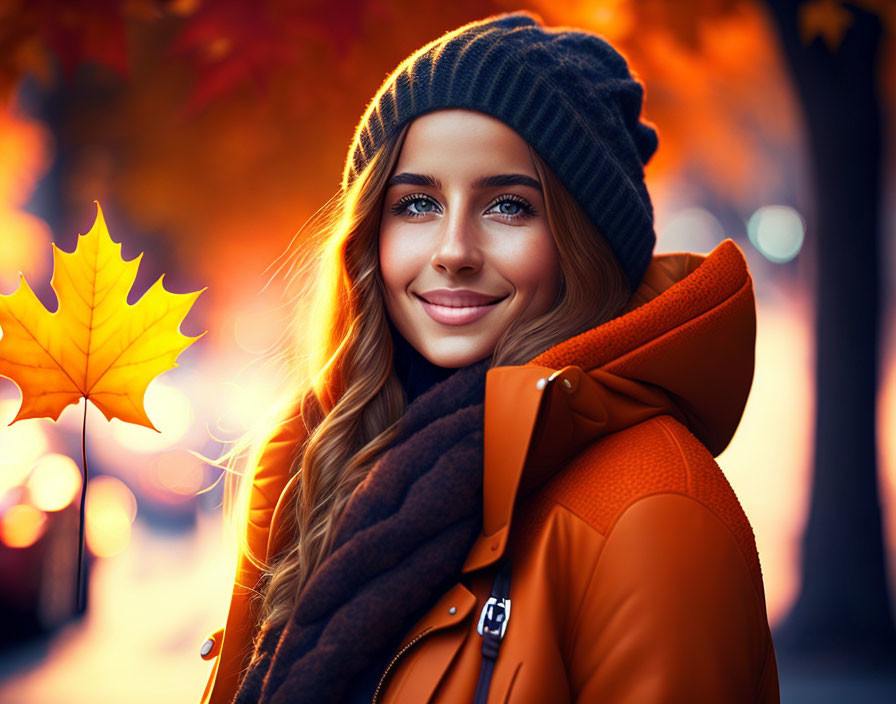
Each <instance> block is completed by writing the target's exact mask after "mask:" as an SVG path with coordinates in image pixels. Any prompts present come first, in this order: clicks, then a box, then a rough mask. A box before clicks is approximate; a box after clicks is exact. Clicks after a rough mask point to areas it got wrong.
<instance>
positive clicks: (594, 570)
mask: <svg viewBox="0 0 896 704" xmlns="http://www.w3.org/2000/svg"><path fill="white" fill-rule="evenodd" d="M654 496H682V497H684V498H687V499H689V500H691V501H693V502H694V503H695V504H696V505H698V506H701V507H703V508H704V509H706V511H707V512H709V514H710V515H712V517H713V518H715V520H716V521H717V522H718V523H719V524H720V525H722V526H723V527H724V528H725V530H726V532H727V533H728V535H729V536H730V538H731V540H732V542H733V544H734V548H735V550H736V551H737V553H738V555H739V556H740V557H741V563H742V564H743V566H744V570H745V572H746V574H747V575H748V578H749V575H750V568H749V565H748V564H746V560H744V559H743V554H742V553H741V550H740V546H739V545H738V542H737V539H736V536H735V535H734V533H733V532H732V531H731V529H730V528H729V527H728V526H727V525H726V524H725V521H723V520H722V519H721V518H720V517H719V516H718V515H717V514H716V513H715V511H713V510H712V509H711V508H710V507H709V506H707V505H706V504H705V503H703V502H702V501H700V500H699V499H698V498H696V497H694V496H691V495H690V494H684V493H682V492H680V491H669V490H663V491H656V492H652V493H650V494H643V495H641V496H639V497H638V498H637V499H635V500H633V501H631V502H630V503H628V504H627V505H626V506H625V508H624V509H622V510H621V511H620V512H619V514H618V515H617V516H616V518H615V519H614V521H613V523H612V525H611V526H610V529H609V530H608V531H607V533H606V535H604V534H603V533H602V532H601V531H600V530H598V529H597V528H595V527H594V526H592V525H591V524H590V523H588V521H586V520H584V519H583V518H582V517H581V516H579V515H578V514H577V513H575V512H574V511H572V510H571V509H569V508H568V507H566V506H564V505H563V504H561V503H559V502H558V501H555V500H554V499H551V501H552V502H553V503H555V504H556V505H557V506H559V507H560V508H562V509H564V510H565V511H566V512H567V513H569V514H571V515H572V516H575V517H576V518H577V519H579V520H580V521H582V522H583V523H584V524H585V525H586V526H588V527H589V528H591V530H592V531H594V532H595V533H597V534H598V535H600V536H601V537H602V538H604V543H603V545H601V548H600V553H599V554H598V555H597V557H596V558H595V560H594V565H593V566H592V568H591V574H590V575H589V576H588V583H587V585H586V587H585V590H584V592H583V594H582V598H581V600H580V601H579V605H578V607H577V608H576V613H575V620H574V630H573V633H572V635H571V636H570V638H569V646H568V648H569V652H568V653H566V657H565V658H564V664H565V665H566V666H567V667H568V665H569V662H570V659H571V657H572V653H573V650H574V649H575V648H574V646H575V641H576V639H577V638H578V635H579V623H580V622H581V618H580V614H581V612H582V607H583V606H584V603H585V599H586V598H587V596H588V592H589V590H590V588H591V584H592V583H593V581H594V579H595V576H596V574H597V570H598V567H599V566H600V561H601V558H602V557H603V555H604V551H605V550H606V546H607V543H608V542H609V541H610V538H611V536H612V534H613V530H614V529H615V528H616V525H617V524H618V523H619V519H620V518H622V516H623V515H624V514H625V513H626V512H627V511H628V510H629V509H630V508H632V507H633V506H634V505H635V504H638V503H640V502H641V501H643V500H645V499H649V498H653V497H654ZM749 581H750V584H751V585H752V583H753V580H752V578H749ZM752 591H753V594H754V597H756V598H755V600H754V610H755V614H754V616H755V617H756V619H757V620H758V621H759V622H760V625H761V622H762V620H763V618H762V617H763V616H764V611H765V610H764V608H761V605H762V602H761V600H760V599H759V598H758V595H757V594H756V590H755V587H754V588H753V590H752ZM766 630H767V625H766ZM771 647H772V643H771V636H770V635H769V636H768V637H767V638H766V647H765V659H764V662H763V665H762V667H761V668H760V672H759V675H758V678H757V680H756V684H755V687H756V691H757V692H759V693H761V691H760V686H761V684H762V680H763V677H764V675H765V671H766V669H767V668H768V662H769V654H770V651H771ZM571 684H572V683H571V682H570V686H571ZM758 697H759V694H757V701H758Z"/></svg>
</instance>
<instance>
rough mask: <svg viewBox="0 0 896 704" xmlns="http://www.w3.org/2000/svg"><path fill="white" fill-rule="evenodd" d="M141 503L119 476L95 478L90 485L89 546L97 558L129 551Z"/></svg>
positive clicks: (87, 536)
mask: <svg viewBox="0 0 896 704" xmlns="http://www.w3.org/2000/svg"><path fill="white" fill-rule="evenodd" d="M136 515H137V500H136V498H134V494H133V493H132V492H131V490H130V489H128V487H127V486H126V485H125V484H124V482H122V481H121V480H119V479H116V478H115V477H109V476H102V477H97V478H96V479H91V480H90V483H89V484H88V485H87V522H86V526H85V532H86V540H87V546H88V547H89V548H90V551H91V552H92V553H93V554H94V555H96V556H97V557H112V556H113V555H117V554H119V553H120V552H123V551H124V550H125V548H127V546H128V543H129V542H130V539H131V523H133V521H134V518H135V516H136Z"/></svg>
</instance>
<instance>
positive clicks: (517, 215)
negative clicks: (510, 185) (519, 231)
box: [489, 194, 536, 220]
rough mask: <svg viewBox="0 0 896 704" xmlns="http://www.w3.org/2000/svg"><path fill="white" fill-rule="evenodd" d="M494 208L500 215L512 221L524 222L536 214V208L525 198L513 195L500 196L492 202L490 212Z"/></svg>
mask: <svg viewBox="0 0 896 704" xmlns="http://www.w3.org/2000/svg"><path fill="white" fill-rule="evenodd" d="M493 208H496V209H497V213H498V215H503V216H505V217H507V218H510V219H511V220H522V219H524V218H529V217H532V216H533V215H535V214H536V210H535V208H533V207H532V206H531V205H530V204H529V202H528V201H527V200H526V199H525V198H522V197H520V196H517V195H511V194H508V195H503V196H499V197H498V198H497V200H495V201H493V202H492V204H491V206H490V207H489V210H491V209H493Z"/></svg>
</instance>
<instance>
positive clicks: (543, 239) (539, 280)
mask: <svg viewBox="0 0 896 704" xmlns="http://www.w3.org/2000/svg"><path fill="white" fill-rule="evenodd" d="M497 260H498V261H500V262H502V263H503V266H502V268H503V270H504V272H505V274H506V278H507V279H508V280H509V281H511V282H512V283H513V285H514V287H515V288H516V289H517V292H518V293H519V294H520V295H521V297H523V298H525V299H526V300H533V299H535V300H534V302H535V303H536V304H537V303H541V304H542V305H544V302H545V301H547V305H549V304H550V303H552V302H553V300H554V297H555V296H556V294H557V291H558V289H559V287H560V261H559V257H558V254H557V246H556V245H555V244H554V238H553V237H552V236H551V233H550V231H549V230H547V231H545V230H542V231H539V232H536V233H533V235H532V237H530V238H527V240H526V241H525V242H519V243H516V246H508V247H507V248H506V250H505V251H504V252H502V253H501V254H500V255H499V257H498V259H497ZM540 312H543V311H540Z"/></svg>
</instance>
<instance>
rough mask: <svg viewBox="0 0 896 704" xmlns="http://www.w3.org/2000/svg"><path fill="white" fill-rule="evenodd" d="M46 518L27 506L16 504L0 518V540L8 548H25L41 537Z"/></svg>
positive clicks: (39, 511) (38, 511)
mask: <svg viewBox="0 0 896 704" xmlns="http://www.w3.org/2000/svg"><path fill="white" fill-rule="evenodd" d="M46 523H47V517H46V514H44V512H43V511H41V510H40V509H36V508H34V506H29V505H28V504H16V505H15V506H13V507H11V508H10V509H9V510H7V511H6V512H5V513H4V514H3V516H0V540H2V541H3V544H4V545H6V546H7V547H10V548H27V547H28V546H29V545H33V544H34V543H36V542H37V540H38V539H39V538H40V537H41V535H43V532H44V528H45V527H46Z"/></svg>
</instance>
